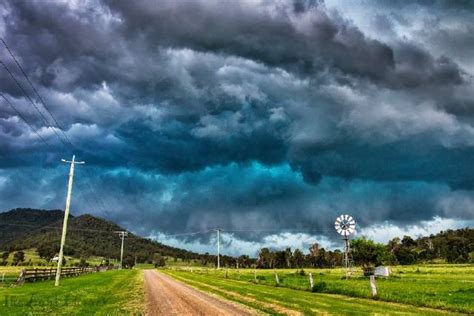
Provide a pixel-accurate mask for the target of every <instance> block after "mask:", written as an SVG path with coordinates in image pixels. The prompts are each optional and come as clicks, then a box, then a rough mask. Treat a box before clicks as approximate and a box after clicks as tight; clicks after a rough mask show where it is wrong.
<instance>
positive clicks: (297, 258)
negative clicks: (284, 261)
mask: <svg viewBox="0 0 474 316" xmlns="http://www.w3.org/2000/svg"><path fill="white" fill-rule="evenodd" d="M293 266H294V267H295V268H302V267H303V266H304V255H303V253H302V252H301V250H299V249H298V248H297V249H295V251H294V252H293Z"/></svg>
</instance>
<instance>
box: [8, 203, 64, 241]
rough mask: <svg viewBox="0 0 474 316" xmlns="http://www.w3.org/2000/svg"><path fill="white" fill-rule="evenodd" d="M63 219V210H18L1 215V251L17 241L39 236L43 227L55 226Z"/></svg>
mask: <svg viewBox="0 0 474 316" xmlns="http://www.w3.org/2000/svg"><path fill="white" fill-rule="evenodd" d="M62 218H63V212H62V211H61V210H50V211H44V210H35V209H30V208H16V209H13V210H11V211H8V212H5V213H0V250H2V249H6V248H7V247H8V246H10V245H11V244H12V243H14V242H15V241H16V240H22V239H24V238H26V237H27V236H29V235H30V236H31V235H35V234H38V233H39V232H40V231H41V228H42V227H47V226H51V225H55V224H57V223H58V222H60V221H61V220H62Z"/></svg>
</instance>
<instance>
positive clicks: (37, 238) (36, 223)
mask: <svg viewBox="0 0 474 316" xmlns="http://www.w3.org/2000/svg"><path fill="white" fill-rule="evenodd" d="M63 216H64V212H63V211H61V210H40V209H31V208H16V209H12V210H10V211H7V212H4V213H0V250H2V251H17V250H23V249H29V248H36V249H37V251H38V254H39V255H40V256H41V257H42V258H44V259H50V258H51V257H52V256H54V255H55V253H57V252H58V250H59V241H60V237H61V229H62V222H63ZM117 231H128V230H126V229H124V228H122V227H121V226H119V225H117V224H116V223H113V222H111V221H107V220H105V219H102V218H99V217H96V216H93V215H91V214H83V215H80V216H74V215H70V218H69V223H68V232H67V239H66V245H65V255H69V256H74V257H77V258H87V257H91V256H101V257H106V258H117V257H118V255H119V250H120V243H121V240H120V238H119V237H118V235H117V234H116V232H117ZM124 248H125V249H124V251H125V253H126V255H125V256H131V257H133V259H135V257H136V258H137V262H151V261H152V260H153V257H154V256H155V254H160V255H162V256H171V257H175V258H181V259H198V258H199V256H200V255H199V254H197V253H194V252H191V251H188V250H184V249H180V248H175V247H171V246H168V245H164V244H161V243H159V242H156V241H153V240H150V239H147V238H143V237H141V236H138V235H135V234H133V233H131V232H129V234H128V237H127V238H126V241H125V246H124Z"/></svg>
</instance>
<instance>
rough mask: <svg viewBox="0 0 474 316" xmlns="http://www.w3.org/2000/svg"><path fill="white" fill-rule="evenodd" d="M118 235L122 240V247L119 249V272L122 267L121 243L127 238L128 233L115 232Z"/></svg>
mask: <svg viewBox="0 0 474 316" xmlns="http://www.w3.org/2000/svg"><path fill="white" fill-rule="evenodd" d="M116 233H118V234H119V237H120V238H121V239H122V246H121V247H120V270H122V267H123V241H124V239H125V237H127V236H128V232H126V231H120V232H116Z"/></svg>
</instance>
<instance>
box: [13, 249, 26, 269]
mask: <svg viewBox="0 0 474 316" xmlns="http://www.w3.org/2000/svg"><path fill="white" fill-rule="evenodd" d="M23 261H25V253H24V252H23V251H17V252H15V253H14V254H13V263H12V264H13V265H14V266H16V265H18V264H19V263H21V262H23Z"/></svg>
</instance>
